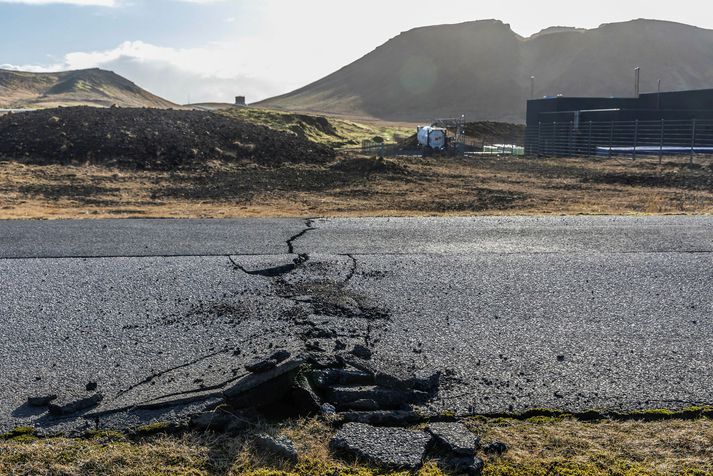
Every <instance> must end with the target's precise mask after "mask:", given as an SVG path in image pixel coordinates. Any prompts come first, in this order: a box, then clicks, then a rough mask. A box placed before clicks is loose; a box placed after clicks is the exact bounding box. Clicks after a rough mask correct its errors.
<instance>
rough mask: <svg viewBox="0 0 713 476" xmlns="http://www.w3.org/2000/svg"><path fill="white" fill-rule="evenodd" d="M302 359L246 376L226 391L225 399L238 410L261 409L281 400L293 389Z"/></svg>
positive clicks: (302, 362)
mask: <svg viewBox="0 0 713 476" xmlns="http://www.w3.org/2000/svg"><path fill="white" fill-rule="evenodd" d="M303 364H304V360H302V359H292V360H288V361H286V362H283V363H282V364H280V365H278V366H277V367H275V368H273V369H270V370H268V371H266V372H262V373H253V374H250V375H246V376H245V377H243V378H241V379H240V380H238V381H237V382H236V383H235V385H233V386H232V387H231V388H229V389H227V390H225V391H224V392H223V395H224V396H225V399H226V400H227V401H228V403H230V404H231V405H233V406H234V407H236V408H248V407H261V406H264V405H268V404H271V403H274V402H276V401H278V400H280V399H281V398H282V397H284V396H285V395H286V394H287V392H289V391H290V390H291V388H292V384H293V382H294V379H295V376H296V375H297V371H298V369H299V368H300V366H302V365H303Z"/></svg>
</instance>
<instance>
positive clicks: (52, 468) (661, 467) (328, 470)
mask: <svg viewBox="0 0 713 476" xmlns="http://www.w3.org/2000/svg"><path fill="white" fill-rule="evenodd" d="M467 424H468V425H469V426H470V427H471V429H473V430H474V431H475V432H476V433H477V434H479V435H480V436H481V437H482V440H483V441H484V442H486V443H487V442H490V441H494V440H498V441H503V442H505V443H507V444H508V445H509V446H510V451H509V452H508V453H506V454H505V455H504V456H502V457H485V458H484V459H485V460H486V469H485V472H484V474H485V475H486V476H496V475H498V476H501V475H502V476H504V475H510V476H520V475H522V476H525V475H527V476H529V475H542V476H545V475H553V476H555V475H561V476H572V475H582V476H591V475H605V474H606V475H621V476H639V475H655V476H658V475H660V476H668V475H691V476H693V475H697V476H700V475H711V474H713V420H710V419H705V418H701V419H695V420H668V421H659V422H643V421H609V420H605V421H600V422H582V421H577V420H574V419H569V418H541V417H540V418H533V419H530V420H526V421H519V420H510V419H484V418H474V419H471V420H469V421H467ZM259 431H267V432H270V433H273V434H282V435H286V436H288V437H290V438H291V439H292V440H293V441H295V443H296V446H297V448H298V450H299V452H300V455H301V456H300V461H299V463H298V464H297V465H292V464H290V463H287V462H285V461H276V460H274V459H272V458H270V457H269V456H267V455H264V454H259V452H257V451H255V449H254V448H253V447H252V445H251V443H250V436H249V435H242V436H237V437H228V436H216V435H213V434H189V435H186V436H157V437H152V438H147V439H144V440H141V441H134V442H130V441H128V440H127V439H126V438H125V437H123V436H122V435H120V434H98V435H96V436H95V437H93V438H91V439H87V440H77V439H63V438H55V439H48V440H36V441H29V442H19V441H7V442H2V441H0V474H3V475H4V474H18V475H20V474H22V475H68V476H70V475H71V476H75V475H77V476H80V475H81V476H84V475H87V476H88V475H122V476H124V475H132V476H133V475H220V476H233V475H252V476H268V475H275V476H277V475H297V476H308V475H309V476H335V475H353V476H373V475H384V474H393V475H406V474H407V473H404V472H398V473H389V472H384V471H378V470H376V469H373V468H368V467H366V466H364V465H363V464H360V463H359V462H357V461H340V460H336V459H334V458H333V457H332V455H331V454H330V453H329V450H328V442H329V439H330V437H331V435H332V434H333V431H334V430H333V429H332V428H331V427H330V426H328V425H326V424H325V423H323V422H320V421H317V420H298V421H293V422H290V423H286V424H283V425H280V426H276V427H269V426H265V427H263V428H260V429H259ZM418 474H419V475H420V476H443V475H445V474H447V473H446V472H443V471H441V470H439V469H437V467H436V466H435V464H434V463H430V464H428V465H426V467H425V468H424V469H422V470H421V471H420V472H419V473H418Z"/></svg>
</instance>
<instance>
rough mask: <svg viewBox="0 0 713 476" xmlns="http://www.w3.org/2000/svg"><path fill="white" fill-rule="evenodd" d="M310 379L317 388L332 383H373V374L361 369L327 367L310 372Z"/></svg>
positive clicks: (328, 385) (323, 387)
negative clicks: (327, 368) (326, 368)
mask: <svg viewBox="0 0 713 476" xmlns="http://www.w3.org/2000/svg"><path fill="white" fill-rule="evenodd" d="M311 378H312V381H313V382H314V384H315V385H316V386H317V387H318V388H322V389H325V388H328V387H331V386H334V385H374V383H375V382H374V375H373V374H371V373H369V372H363V371H361V370H349V369H329V370H316V371H314V372H312V374H311Z"/></svg>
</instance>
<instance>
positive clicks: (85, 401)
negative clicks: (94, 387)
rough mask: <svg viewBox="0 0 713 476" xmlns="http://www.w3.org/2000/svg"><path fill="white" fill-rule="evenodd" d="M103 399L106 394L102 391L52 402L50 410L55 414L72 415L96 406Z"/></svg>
mask: <svg viewBox="0 0 713 476" xmlns="http://www.w3.org/2000/svg"><path fill="white" fill-rule="evenodd" d="M102 400H104V395H103V394H102V393H101V392H97V393H95V394H94V395H91V396H89V397H85V398H80V399H79V400H74V401H68V402H59V403H50V404H49V411H50V414H51V415H54V416H70V415H74V414H76V413H79V412H81V411H83V410H88V409H90V408H93V407H96V406H97V405H99V403H100V402H101V401H102Z"/></svg>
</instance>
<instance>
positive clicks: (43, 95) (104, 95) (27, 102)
mask: <svg viewBox="0 0 713 476" xmlns="http://www.w3.org/2000/svg"><path fill="white" fill-rule="evenodd" d="M113 104H116V105H117V106H121V107H152V108H170V107H176V105H175V104H173V103H172V102H170V101H167V100H165V99H162V98H160V97H158V96H155V95H153V94H151V93H149V92H148V91H146V90H144V89H142V88H140V87H139V86H137V85H136V84H134V83H132V82H131V81H129V80H128V79H126V78H124V77H122V76H119V75H118V74H116V73H113V72H111V71H105V70H101V69H85V70H77V71H64V72H58V73H27V72H22V71H8V70H0V108H46V107H57V106H79V105H87V106H100V107H109V106H111V105H113Z"/></svg>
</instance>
